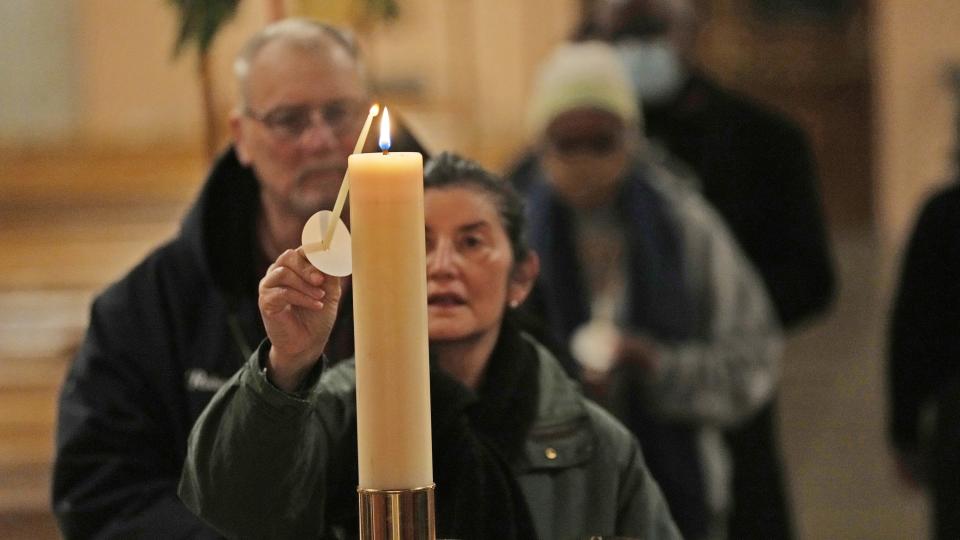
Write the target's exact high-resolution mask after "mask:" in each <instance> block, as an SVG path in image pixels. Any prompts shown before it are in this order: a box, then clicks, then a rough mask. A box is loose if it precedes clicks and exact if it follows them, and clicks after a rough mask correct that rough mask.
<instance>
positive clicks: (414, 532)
mask: <svg viewBox="0 0 960 540" xmlns="http://www.w3.org/2000/svg"><path fill="white" fill-rule="evenodd" d="M434 487H435V485H434V484H431V485H429V486H427V487H422V488H413V489H388V490H384V489H366V488H357V493H358V494H359V496H360V539H361V540H436V538H437V531H436V521H435V518H434V500H433V492H434Z"/></svg>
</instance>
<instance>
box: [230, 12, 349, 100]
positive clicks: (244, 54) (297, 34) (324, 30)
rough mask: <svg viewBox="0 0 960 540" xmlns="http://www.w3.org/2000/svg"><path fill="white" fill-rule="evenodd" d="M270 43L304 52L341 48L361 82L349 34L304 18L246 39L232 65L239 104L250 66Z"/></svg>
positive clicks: (275, 25)
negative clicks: (277, 42) (332, 45)
mask: <svg viewBox="0 0 960 540" xmlns="http://www.w3.org/2000/svg"><path fill="white" fill-rule="evenodd" d="M274 41H283V42H285V43H288V44H290V45H293V46H294V47H296V48H298V49H301V50H304V51H314V52H320V51H326V50H328V48H329V47H330V45H331V43H332V44H334V45H336V46H339V47H340V48H342V49H343V50H344V51H345V52H346V53H347V54H348V55H349V56H350V58H351V59H353V61H354V62H355V64H356V67H357V71H358V73H359V74H360V77H361V79H365V78H366V77H365V73H364V68H363V63H362V61H361V59H360V49H359V48H358V47H357V43H356V40H355V39H354V37H353V34H352V33H351V32H350V31H349V30H346V29H343V28H338V27H336V26H332V25H329V24H326V23H322V22H320V21H315V20H311V19H304V18H297V17H295V18H290V19H283V20H280V21H277V22H274V23H271V24H268V25H267V26H265V27H263V28H262V29H261V30H260V31H258V32H257V33H256V34H254V35H253V36H251V37H250V39H249V40H247V42H246V43H245V44H244V46H243V48H241V49H240V52H239V53H238V54H237V57H236V59H235V60H234V61H233V74H234V76H235V77H236V81H237V86H238V89H239V91H240V93H239V95H240V100H241V101H242V102H246V100H247V79H248V77H249V75H250V66H251V65H252V64H253V61H254V60H255V59H256V58H257V55H258V54H260V51H261V50H262V49H263V48H264V47H266V46H267V45H268V44H270V43H272V42H274Z"/></svg>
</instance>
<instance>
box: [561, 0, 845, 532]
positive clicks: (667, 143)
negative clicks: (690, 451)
mask: <svg viewBox="0 0 960 540" xmlns="http://www.w3.org/2000/svg"><path fill="white" fill-rule="evenodd" d="M698 23H699V21H698V20H697V13H696V11H695V9H694V7H693V4H692V3H691V2H690V0H598V2H596V3H595V5H594V9H592V10H591V11H590V12H589V13H588V14H587V16H586V17H585V19H584V21H583V23H582V25H581V28H580V29H579V31H578V34H579V36H578V37H579V38H581V39H602V40H605V41H609V42H611V43H612V44H614V45H615V46H616V47H617V50H618V51H619V53H620V56H621V58H622V60H623V62H624V65H625V66H626V67H627V69H628V70H629V71H630V76H631V79H632V81H633V83H634V86H635V89H636V90H637V93H638V94H639V96H640V100H641V103H642V107H643V114H644V119H645V121H646V123H645V130H646V134H647V136H648V137H649V138H650V139H652V140H655V141H657V142H659V143H660V144H662V145H663V146H664V147H665V148H666V149H667V150H668V151H669V152H670V153H671V154H673V156H674V157H676V158H678V159H679V160H681V161H682V162H684V163H685V164H686V165H688V166H689V167H690V168H692V169H693V171H694V172H695V173H696V175H697V176H698V177H699V179H700V181H701V182H702V192H703V195H704V196H705V198H706V199H707V200H708V201H709V202H710V203H712V204H713V205H714V206H715V207H716V209H717V210H718V211H719V213H720V214H721V215H722V216H723V218H724V220H725V221H726V223H727V224H728V225H729V227H730V229H731V231H732V232H733V234H734V236H735V237H736V239H737V240H738V241H739V242H740V244H741V246H742V247H743V250H744V252H745V253H746V255H747V257H749V259H750V260H751V262H752V263H753V264H754V265H755V266H756V268H757V270H758V271H759V272H760V274H761V277H762V278H763V281H764V283H765V284H766V286H767V289H768V290H769V292H770V296H771V298H772V300H773V302H774V305H775V308H776V310H777V314H778V315H779V318H780V322H781V323H782V325H783V327H784V329H785V330H787V331H790V330H795V329H797V328H799V327H800V326H801V325H802V324H803V323H805V322H808V321H809V320H811V319H813V318H815V317H817V316H819V315H822V314H823V313H824V312H825V311H826V310H827V308H828V307H829V305H830V303H831V301H832V299H833V298H834V294H835V292H834V287H835V284H834V271H833V263H832V257H831V254H830V249H829V245H828V241H827V236H826V227H825V224H824V219H823V216H822V211H821V204H820V195H819V188H818V186H817V180H816V178H815V173H814V165H813V161H812V158H811V154H810V150H809V147H808V143H807V140H806V137H805V135H804V134H803V132H802V131H801V130H800V129H798V128H797V127H796V126H795V125H794V124H793V123H792V122H791V121H789V120H787V119H786V118H783V117H781V116H780V115H778V114H776V113H774V112H772V111H769V110H766V109H764V108H763V107H761V106H760V105H759V104H757V103H755V102H753V101H751V100H750V99H749V98H747V97H745V96H742V95H739V94H737V93H735V92H732V91H730V90H728V89H725V88H722V87H720V86H719V85H718V84H717V83H715V82H714V81H713V80H711V79H710V77H709V76H708V75H707V74H705V73H704V72H702V71H700V70H698V69H697V68H696V62H695V59H694V55H693V50H694V45H695V43H696V34H697V30H698V26H699V24H698ZM774 418H775V409H774V406H773V405H771V406H770V407H766V408H765V409H763V410H762V411H761V412H760V413H759V414H758V415H757V416H756V417H755V418H754V419H752V420H751V421H750V422H748V423H747V424H746V425H745V426H744V427H742V428H739V429H737V430H734V431H732V432H730V433H728V440H729V442H730V445H731V449H732V458H733V470H734V482H733V500H734V511H733V515H732V516H731V519H730V538H763V539H770V538H790V537H791V536H792V532H791V525H790V516H789V510H788V504H787V500H786V496H785V489H784V486H783V480H782V478H781V474H782V473H781V465H780V459H779V456H778V453H779V451H778V449H777V443H776V437H775V429H776V428H775V425H774Z"/></svg>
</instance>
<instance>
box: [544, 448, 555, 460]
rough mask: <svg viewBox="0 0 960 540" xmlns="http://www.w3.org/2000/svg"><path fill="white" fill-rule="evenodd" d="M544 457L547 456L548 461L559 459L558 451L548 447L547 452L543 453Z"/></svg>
mask: <svg viewBox="0 0 960 540" xmlns="http://www.w3.org/2000/svg"><path fill="white" fill-rule="evenodd" d="M543 455H544V456H546V457H547V459H549V460H554V459H557V451H556V449H554V448H549V447H548V448H547V449H546V450H544V451H543Z"/></svg>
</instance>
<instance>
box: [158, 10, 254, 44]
mask: <svg viewBox="0 0 960 540" xmlns="http://www.w3.org/2000/svg"><path fill="white" fill-rule="evenodd" d="M167 1H168V2H169V3H170V4H172V5H173V6H174V7H175V8H176V9H177V11H178V13H179V16H180V21H179V27H178V29H177V40H176V42H175V43H174V47H173V53H174V56H179V55H180V54H181V53H182V52H183V50H184V49H186V48H187V47H188V46H190V45H196V47H197V49H198V50H199V51H200V52H201V53H204V52H206V51H207V50H208V49H209V48H210V45H211V44H213V39H214V37H216V35H217V32H218V31H219V30H220V27H221V26H223V25H224V24H225V23H226V22H227V21H229V20H230V19H232V18H233V17H234V15H236V14H237V8H238V6H239V5H240V0H167Z"/></svg>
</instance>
